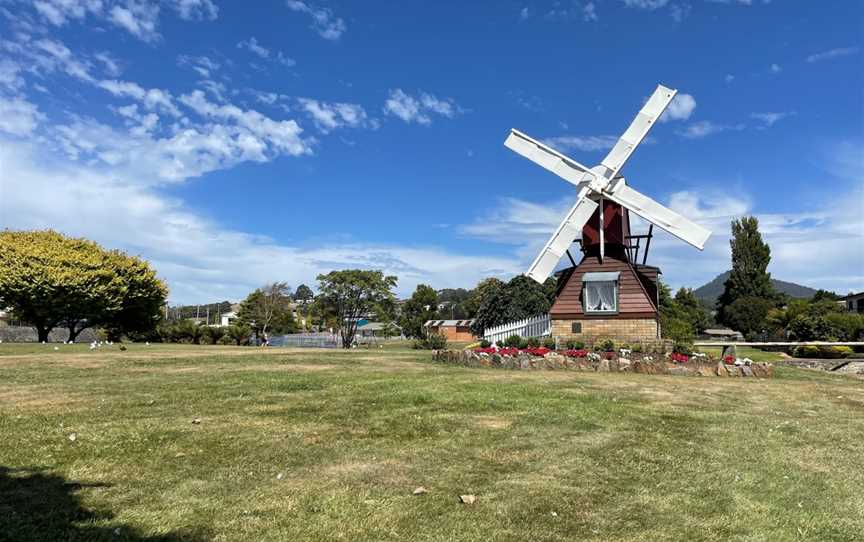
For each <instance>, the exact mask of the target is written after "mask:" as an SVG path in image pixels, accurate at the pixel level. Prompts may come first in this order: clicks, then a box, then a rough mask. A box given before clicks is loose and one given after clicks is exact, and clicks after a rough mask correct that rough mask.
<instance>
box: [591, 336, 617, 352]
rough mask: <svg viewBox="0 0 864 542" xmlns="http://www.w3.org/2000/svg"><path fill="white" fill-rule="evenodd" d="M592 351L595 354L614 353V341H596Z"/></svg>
mask: <svg viewBox="0 0 864 542" xmlns="http://www.w3.org/2000/svg"><path fill="white" fill-rule="evenodd" d="M594 351H595V352H614V351H615V341H613V340H612V339H605V338H604V339H597V340H596V341H594Z"/></svg>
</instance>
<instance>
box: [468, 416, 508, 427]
mask: <svg viewBox="0 0 864 542" xmlns="http://www.w3.org/2000/svg"><path fill="white" fill-rule="evenodd" d="M474 423H475V424H476V425H478V426H479V427H483V428H484V429H507V428H508V427H510V426H511V425H513V420H510V419H508V418H504V417H501V416H474Z"/></svg>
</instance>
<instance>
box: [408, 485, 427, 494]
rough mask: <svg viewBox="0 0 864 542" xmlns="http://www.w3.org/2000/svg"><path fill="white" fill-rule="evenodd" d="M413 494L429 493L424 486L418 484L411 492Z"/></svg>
mask: <svg viewBox="0 0 864 542" xmlns="http://www.w3.org/2000/svg"><path fill="white" fill-rule="evenodd" d="M412 493H413V494H414V495H423V494H424V493H429V490H427V489H426V488H425V487H423V486H420V487H418V488H417V489H415V490H414V491H413V492H412Z"/></svg>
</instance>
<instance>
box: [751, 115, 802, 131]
mask: <svg viewBox="0 0 864 542" xmlns="http://www.w3.org/2000/svg"><path fill="white" fill-rule="evenodd" d="M794 114H795V112H794V111H783V112H773V113H772V112H766V113H750V117H751V118H754V119H756V120H758V121H759V122H761V123H762V125H761V126H759V127H758V128H759V129H765V128H770V127H771V126H774V124H776V123H777V122H779V121H781V120H783V119H785V118H787V117H790V116H792V115H794Z"/></svg>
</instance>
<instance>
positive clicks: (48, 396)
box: [0, 386, 89, 412]
mask: <svg viewBox="0 0 864 542" xmlns="http://www.w3.org/2000/svg"><path fill="white" fill-rule="evenodd" d="M87 402H89V400H88V399H87V398H85V397H82V396H78V395H72V394H68V393H64V392H58V391H56V390H53V391H51V392H47V391H45V390H44V389H42V388H39V387H35V386H27V387H23V388H15V389H2V388H0V407H12V408H21V409H27V410H38V411H49V412H54V411H57V410H61V409H63V410H66V409H68V408H69V407H70V406H72V405H81V404H84V403H87Z"/></svg>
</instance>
